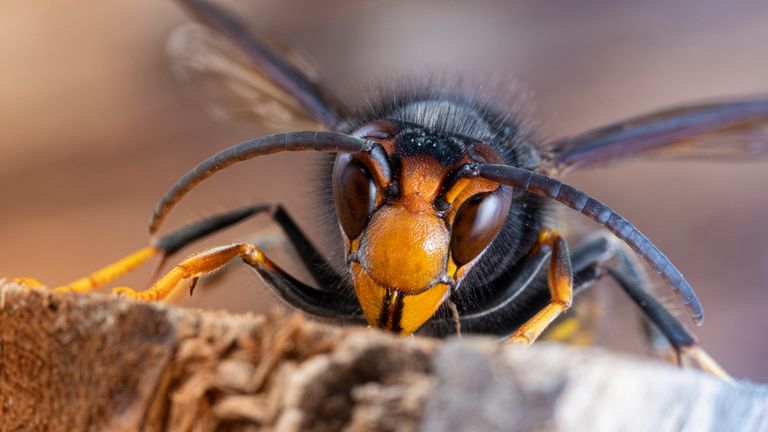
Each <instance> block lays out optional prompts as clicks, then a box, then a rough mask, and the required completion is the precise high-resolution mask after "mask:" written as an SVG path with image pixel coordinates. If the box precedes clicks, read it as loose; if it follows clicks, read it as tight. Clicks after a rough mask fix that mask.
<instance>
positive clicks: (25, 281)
mask: <svg viewBox="0 0 768 432" xmlns="http://www.w3.org/2000/svg"><path fill="white" fill-rule="evenodd" d="M13 281H14V282H15V283H17V284H19V285H24V286H26V287H30V288H44V287H45V284H44V283H42V282H40V281H39V280H37V279H33V278H30V277H23V276H20V277H15V278H13Z"/></svg>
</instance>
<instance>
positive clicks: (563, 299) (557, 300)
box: [508, 229, 573, 345]
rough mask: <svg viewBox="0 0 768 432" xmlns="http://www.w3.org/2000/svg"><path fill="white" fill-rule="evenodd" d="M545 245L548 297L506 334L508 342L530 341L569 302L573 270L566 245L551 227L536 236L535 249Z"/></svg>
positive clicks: (526, 343) (570, 299)
mask: <svg viewBox="0 0 768 432" xmlns="http://www.w3.org/2000/svg"><path fill="white" fill-rule="evenodd" d="M543 247H549V248H551V249H552V255H551V256H550V258H549V259H550V261H549V271H548V273H547V285H548V287H549V294H550V300H549V303H548V304H547V305H546V306H544V308H543V309H541V310H540V311H539V312H537V313H536V315H534V316H533V317H532V318H531V319H529V320H528V321H526V322H525V323H524V324H523V325H522V326H520V327H519V328H518V329H517V330H515V332H514V333H512V335H510V337H509V339H508V342H511V343H519V344H524V345H530V344H532V343H533V342H534V341H535V340H536V339H538V337H539V336H541V334H542V333H543V332H544V330H546V328H547V327H549V325H550V324H551V323H552V321H554V320H555V319H556V318H557V317H558V316H560V314H562V313H563V312H565V311H566V310H568V308H570V307H571V303H572V302H573V269H572V268H571V256H570V254H569V253H568V245H567V243H566V242H565V239H563V237H562V236H560V233H558V232H557V231H555V230H552V229H545V230H544V231H542V233H541V235H540V236H539V242H538V244H537V246H536V248H538V249H541V248H543Z"/></svg>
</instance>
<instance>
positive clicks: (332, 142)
mask: <svg viewBox="0 0 768 432" xmlns="http://www.w3.org/2000/svg"><path fill="white" fill-rule="evenodd" d="M377 146H378V145H377V144H376V143H374V142H371V141H366V140H362V139H360V138H355V137H353V136H349V135H346V134H341V133H336V132H291V133H285V134H276V135H268V136H265V137H260V138H255V139H252V140H248V141H245V142H241V143H240V144H236V145H234V146H232V147H229V148H226V149H224V150H222V151H220V152H218V153H216V154H214V155H213V156H211V157H209V158H208V159H206V160H204V161H203V162H201V163H200V164H198V165H197V166H196V167H194V168H193V169H192V170H190V171H189V172H187V173H186V174H184V176H183V177H181V178H180V179H179V180H178V181H177V182H176V184H174V185H173V186H172V187H171V188H170V189H169V190H168V192H166V193H165V195H163V197H162V198H161V199H160V202H158V203H157V205H156V206H155V210H154V212H153V213H152V217H151V218H150V221H149V232H150V234H155V233H156V232H157V230H158V229H159V228H160V225H161V224H162V223H163V221H164V220H165V217H166V216H168V213H170V212H171V209H173V207H174V206H175V205H176V203H178V202H179V201H180V200H181V199H182V198H183V197H184V195H186V194H187V192H189V191H191V190H192V189H194V187H195V186H197V185H198V184H199V183H200V182H202V181H203V180H205V179H207V178H208V177H210V176H212V175H214V174H215V173H217V172H219V171H221V170H223V169H224V168H227V167H228V166H230V165H233V164H235V163H237V162H242V161H245V160H248V159H252V158H255V157H257V156H262V155H267V154H272V153H279V152H284V151H302V150H315V151H321V152H332V153H357V152H367V153H370V152H373V151H374V150H375V148H376V147H377ZM374 159H375V158H374Z"/></svg>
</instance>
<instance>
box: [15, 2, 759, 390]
mask: <svg viewBox="0 0 768 432" xmlns="http://www.w3.org/2000/svg"><path fill="white" fill-rule="evenodd" d="M225 3H226V4H227V5H229V6H231V7H233V8H234V9H236V10H237V11H238V12H239V13H240V14H241V15H242V16H244V17H246V19H247V20H248V21H249V22H250V23H252V24H253V25H254V26H256V27H258V28H263V29H266V30H268V31H270V32H272V33H276V34H278V35H281V36H283V37H286V38H288V39H289V40H291V41H292V42H295V43H298V44H300V45H302V46H303V47H305V49H306V51H307V52H309V53H312V58H313V59H314V60H315V63H316V65H317V67H318V69H319V70H320V71H322V72H323V73H324V75H325V77H326V78H327V81H328V83H329V85H330V87H331V88H332V89H333V90H334V91H336V92H337V93H338V94H339V95H340V96H341V97H354V96H355V95H357V94H359V93H360V92H361V91H364V90H363V89H365V88H366V86H369V85H370V84H371V83H372V82H375V81H376V79H377V77H383V76H390V75H396V74H400V73H409V74H414V73H419V72H423V71H432V72H438V73H439V74H441V75H448V76H450V75H451V73H453V72H455V73H456V74H461V75H463V76H468V75H469V76H473V77H474V78H476V79H480V80H482V79H483V77H492V78H493V80H495V82H499V81H508V82H510V83H514V84H515V85H516V86H518V87H519V88H522V89H523V93H524V94H526V95H527V99H528V103H529V109H528V112H529V113H530V114H533V115H534V116H535V120H536V122H537V125H538V127H539V130H540V132H541V135H542V136H544V137H551V138H554V137H559V136H564V135H567V134H571V133H577V132H579V131H583V130H585V129H588V128H591V127H595V126H599V125H602V124H604V123H606V122H610V121H616V120H620V119H623V118H625V117H627V116H630V115H634V114H639V113H643V112H646V111H649V110H652V109H655V108H659V107H664V106H668V105H670V104H677V103H680V102H688V101H696V100H702V99H703V100H708V99H713V98H723V97H733V96H739V95H750V94H763V95H765V94H768V48H767V47H768V3H766V2H765V1H762V0H754V1H729V2H724V1H710V0H705V1H703V0H684V1H679V2H674V3H673V2H662V1H648V2H628V1H623V2H598V1H581V2H570V1H564V0H561V1H553V2H537V1H533V0H531V1H514V2H507V1H502V0H496V1H492V0H483V1H475V2H455V1H454V2H436V1H409V2H397V3H395V2H373V1H356V2H342V1H330V0H329V1H323V2H317V1H312V0H280V1H277V0H257V1H246V0H240V1H237V2H233V1H227V2H225ZM185 21H187V18H186V17H185V16H184V15H183V14H182V13H181V11H180V9H179V8H178V7H177V5H176V4H174V3H173V2H171V1H161V2H158V1H150V0H134V1H131V2H104V1H100V0H76V1H69V2H56V1H37V2H30V1H26V0H5V1H3V2H2V4H0V162H1V163H0V276H5V277H10V276H15V275H25V276H34V277H37V278H39V279H41V280H43V281H44V282H47V283H49V284H51V285H56V284H59V283H63V282H67V281H69V280H71V279H74V278H76V277H79V276H82V275H84V274H86V273H87V272H89V271H92V270H94V269H95V268H97V267H98V266H100V265H103V264H106V263H107V262H109V261H111V260H113V259H116V258H118V257H120V256H122V255H124V254H126V253H129V252H131V251H132V250H134V249H136V248H138V247H141V246H142V245H144V244H146V238H147V237H146V221H147V217H148V216H149V213H150V210H151V209H152V207H153V206H154V204H155V202H156V200H157V199H158V197H159V196H160V195H161V194H162V193H163V192H164V191H165V189H166V188H167V187H168V186H169V185H170V184H171V183H172V182H173V181H174V180H175V179H176V178H177V177H178V176H179V175H180V174H182V173H183V172H185V171H186V170H187V169H188V168H190V167H192V166H193V165H194V164H195V163H196V162H198V161H199V160H201V159H203V158H205V157H207V156H209V155H210V154H212V153H213V152H214V151H216V150H219V149H221V148H224V147H226V146H227V145H229V144H233V143H235V142H238V141H240V140H242V139H245V138H248V137H252V136H254V135H257V134H263V133H267V132H269V131H268V130H264V129H259V128H253V127H244V126H242V125H241V126H233V125H225V124H220V123H217V122H215V121H214V120H212V119H211V118H210V117H209V116H207V114H206V113H205V112H204V110H203V109H201V107H200V106H198V105H196V104H194V103H192V102H191V100H190V99H189V98H188V97H187V96H186V95H185V94H184V93H183V92H182V91H181V90H180V89H179V87H178V86H177V85H176V83H175V82H174V80H173V79H172V77H171V75H170V73H169V71H168V65H167V61H166V57H165V53H164V46H165V40H166V38H167V35H168V34H169V32H170V31H171V30H172V29H173V28H174V27H176V26H177V25H179V24H181V23H183V22H185ZM316 161H317V157H316V155H307V154H293V155H279V156H273V157H270V158H267V159H265V160H257V161H253V162H252V163H249V164H242V166H238V167H235V168H233V169H231V170H228V171H227V172H225V173H222V174H220V175H219V176H217V177H215V178H213V179H211V180H210V181H209V182H207V183H206V184H204V185H203V186H202V187H201V188H200V190H198V191H195V192H194V193H193V194H191V195H190V196H189V198H188V199H187V200H186V201H185V202H184V203H183V204H182V205H181V206H180V207H179V208H178V210H176V211H175V212H174V213H173V215H172V217H171V219H170V220H169V223H168V224H167V225H166V227H172V226H178V225H179V224H181V223H183V222H185V221H190V220H193V219H196V218H199V217H203V216H204V215H206V214H210V213H212V212H216V211H222V210H225V209H228V208H232V207H235V206H237V205H243V204H248V203H252V202H257V201H265V200H279V201H281V202H284V203H285V204H286V206H287V207H288V209H289V210H290V211H292V212H293V213H294V214H295V215H296V217H297V219H298V221H299V222H300V224H301V225H302V226H304V227H305V228H306V229H307V230H308V231H309V232H310V233H312V236H313V237H314V238H317V237H316V234H317V233H318V232H319V231H321V230H322V229H323V227H322V226H319V225H320V222H319V219H317V218H316V217H315V213H313V212H312V204H311V200H309V199H308V197H307V194H309V193H310V191H311V190H312V189H313V185H312V182H313V181H314V177H313V176H311V175H309V172H311V171H312V170H311V169H310V168H308V167H311V166H312V165H314V164H316ZM569 181H570V182H572V183H574V184H575V185H577V186H579V187H581V188H583V189H584V190H586V191H588V192H590V193H591V194H593V195H594V196H596V197H597V198H598V199H600V200H602V201H603V202H605V203H607V204H609V205H611V206H612V207H613V208H614V209H616V210H618V211H619V212H621V213H622V214H623V215H625V216H627V217H628V218H629V219H631V220H632V221H634V223H635V224H636V225H637V226H638V227H640V228H641V229H642V230H643V231H644V232H645V233H646V234H647V235H648V236H649V237H650V238H651V239H653V240H654V241H655V242H656V243H657V245H658V246H659V247H660V248H661V249H662V250H664V251H665V252H666V253H667V254H668V255H669V256H670V257H671V258H672V260H673V261H674V262H675V263H677V265H678V267H679V268H680V269H681V270H682V271H683V272H684V273H685V274H686V276H687V278H688V279H689V281H690V282H691V284H692V285H693V286H694V287H695V288H696V289H697V290H698V292H699V293H700V297H701V298H702V301H703V302H704V305H705V307H706V309H707V318H706V322H705V324H704V326H703V327H701V328H698V329H696V332H697V334H698V335H699V336H700V337H701V339H702V341H703V343H704V345H705V346H706V347H707V348H708V350H709V351H710V352H711V353H712V354H713V355H714V356H715V357H716V358H717V359H719V360H720V361H721V362H722V363H723V364H724V365H725V367H726V368H727V369H729V370H730V371H731V372H732V373H733V374H734V375H736V376H737V377H746V378H750V379H753V380H757V381H762V382H766V381H768V367H766V366H765V365H766V364H767V363H766V358H768V343H766V334H765V333H766V328H768V313H766V310H768V223H766V221H768V161H767V162H764V163H754V164H739V165H734V164H714V163H684V164H683V163H675V162H642V163H640V162H635V163H631V164H625V165H621V166H620V167H612V168H607V169H599V170H593V171H589V172H583V173H579V174H575V175H573V176H571V177H569ZM266 226H268V224H267V223H266V221H264V220H261V219H259V220H258V221H254V222H251V223H249V224H246V226H243V227H240V228H238V229H236V230H233V231H230V232H227V233H225V234H222V235H220V236H217V237H216V238H213V239H211V240H210V241H208V242H207V243H206V245H212V244H222V243H224V242H229V241H233V240H235V239H241V238H243V236H244V235H247V234H248V233H249V232H251V231H254V230H258V229H261V228H264V227H266ZM203 246H205V245H201V246H200V247H203ZM281 264H285V265H286V267H288V268H291V269H294V268H295V267H294V266H292V265H291V264H290V262H286V260H282V261H281ZM150 272H151V269H145V270H143V271H140V272H137V273H136V274H134V275H131V276H129V277H127V278H125V279H124V281H123V283H124V284H127V285H131V286H138V287H143V286H145V285H146V284H147V281H148V279H149V277H150ZM222 279H224V280H223V281H220V283H217V284H213V283H209V284H205V283H201V284H202V285H203V286H202V287H201V288H202V289H199V290H198V292H196V295H195V296H194V297H193V298H189V299H183V300H182V301H181V302H182V303H183V304H186V305H190V306H200V307H210V308H227V309H229V310H232V311H235V312H247V311H264V310H267V309H269V308H270V307H272V305H273V304H274V300H273V299H272V298H271V296H270V295H269V294H267V293H265V291H264V290H263V286H262V285H261V282H260V281H259V280H258V278H257V277H256V276H255V274H253V273H252V272H250V271H248V270H246V269H242V268H234V269H233V270H232V271H230V272H227V274H226V275H225V276H224V277H223V278H222ZM600 289H606V290H608V289H609V288H608V287H607V286H606V287H605V288H602V287H601V288H600ZM662 290H663V291H665V292H666V290H664V289H663V287H662ZM609 295H611V296H612V297H615V302H614V303H613V304H614V305H615V310H614V312H613V317H614V319H612V320H609V321H608V323H609V324H608V326H607V327H608V331H609V333H611V334H612V335H613V337H612V338H610V342H609V345H611V346H613V347H618V348H621V349H629V350H636V351H642V350H643V348H642V346H641V344H640V343H639V342H638V341H639V338H638V337H637V331H636V327H637V325H636V319H635V317H634V315H633V314H632V313H631V312H629V311H631V310H632V307H631V305H629V304H628V303H627V301H626V300H624V299H623V297H622V296H621V295H618V294H609ZM669 298H672V297H671V296H669Z"/></svg>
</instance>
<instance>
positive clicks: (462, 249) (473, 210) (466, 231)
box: [451, 188, 512, 266]
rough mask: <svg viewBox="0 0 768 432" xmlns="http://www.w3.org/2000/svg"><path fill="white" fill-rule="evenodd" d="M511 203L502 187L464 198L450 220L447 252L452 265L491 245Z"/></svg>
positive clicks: (459, 263) (478, 253)
mask: <svg viewBox="0 0 768 432" xmlns="http://www.w3.org/2000/svg"><path fill="white" fill-rule="evenodd" d="M511 204H512V194H511V193H510V191H508V190H506V189H504V188H499V189H497V190H495V191H493V192H486V193H480V194H477V195H475V196H473V197H471V198H469V199H467V200H466V201H464V204H462V205H461V208H459V211H458V212H457V213H456V217H455V218H454V221H453V235H452V237H451V253H452V256H453V261H454V262H455V263H456V265H458V266H462V265H464V264H466V263H468V262H470V261H472V260H473V259H475V258H476V257H477V256H478V255H480V253H481V252H482V251H483V250H485V248H486V247H488V245H489V244H491V241H492V240H493V239H495V238H496V236H497V235H498V234H499V231H501V228H502V227H503V226H504V222H506V220H507V214H509V207H510V205H511Z"/></svg>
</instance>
